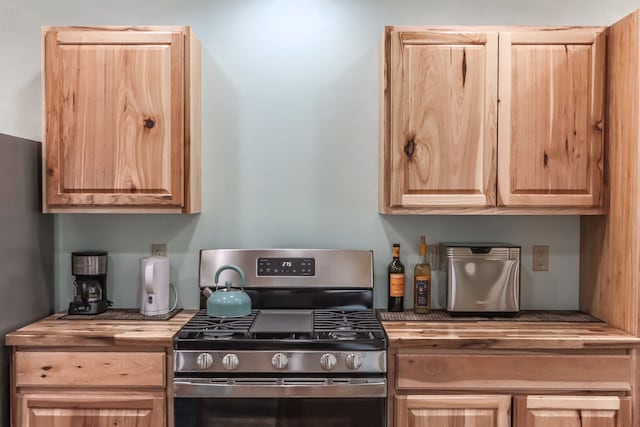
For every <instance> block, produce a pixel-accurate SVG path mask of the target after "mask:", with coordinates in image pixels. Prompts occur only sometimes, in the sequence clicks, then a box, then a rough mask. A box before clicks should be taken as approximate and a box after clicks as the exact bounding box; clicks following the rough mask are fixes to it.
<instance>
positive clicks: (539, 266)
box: [533, 245, 549, 271]
mask: <svg viewBox="0 0 640 427" xmlns="http://www.w3.org/2000/svg"><path fill="white" fill-rule="evenodd" d="M533 271H549V246H547V245H534V246H533Z"/></svg>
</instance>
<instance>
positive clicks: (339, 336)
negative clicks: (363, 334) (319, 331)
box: [328, 331, 357, 341]
mask: <svg viewBox="0 0 640 427" xmlns="http://www.w3.org/2000/svg"><path fill="white" fill-rule="evenodd" d="M328 336H329V337H330V338H333V339H334V340H340V341H351V340H355V339H356V337H357V332H356V331H332V332H329V333H328Z"/></svg>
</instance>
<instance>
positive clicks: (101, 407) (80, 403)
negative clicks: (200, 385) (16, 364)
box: [16, 392, 165, 427]
mask: <svg viewBox="0 0 640 427" xmlns="http://www.w3.org/2000/svg"><path fill="white" fill-rule="evenodd" d="M16 407H17V408H18V412H17V419H16V421H17V426H16V427H51V426H55V427H76V426H91V427H113V426H118V427H157V426H162V425H164V420H165V396H164V394H163V393H154V394H133V393H70V392H62V393H55V394H54V393H24V394H17V395H16Z"/></svg>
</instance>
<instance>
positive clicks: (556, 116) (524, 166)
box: [498, 28, 605, 208]
mask: <svg viewBox="0 0 640 427" xmlns="http://www.w3.org/2000/svg"><path fill="white" fill-rule="evenodd" d="M604 90H605V35H604V32H602V29H601V28H586V29H584V28H583V29H557V30H544V31H534V30H530V31H522V32H501V33H500V65H499V99H500V102H499V118H498V123H499V129H498V152H499V155H498V205H499V206H510V207H518V206H537V207H585V208H594V207H595V208H600V207H602V206H603V168H604V131H603V128H604V102H605V99H604Z"/></svg>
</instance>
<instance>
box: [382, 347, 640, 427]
mask: <svg viewBox="0 0 640 427" xmlns="http://www.w3.org/2000/svg"><path fill="white" fill-rule="evenodd" d="M635 360H636V359H635V358H634V357H632V355H631V353H630V352H629V351H628V350H624V349H623V350H617V349H610V350H609V349H608V350H602V349H599V350H591V351H586V350H585V351H564V352H563V351H552V350H538V351H535V352H532V351H527V350H516V351H490V350H487V351H474V350H469V351H464V350H461V351H456V352H450V351H437V350H433V351H432V350H427V349H421V348H406V349H405V348H402V349H393V348H391V349H390V351H389V372H388V375H389V385H390V388H389V402H388V403H389V410H388V414H389V416H388V419H387V420H388V423H387V424H388V427H633V426H634V419H633V417H634V414H633V413H632V412H633V410H632V403H633V401H632V393H633V390H634V386H633V383H632V378H634V374H633V373H634V371H635V370H634V366H635ZM635 417H636V420H637V419H640V418H639V417H638V416H637V415H636V416H635ZM635 425H636V426H637V425H639V424H638V423H637V422H636V424H635Z"/></svg>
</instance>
